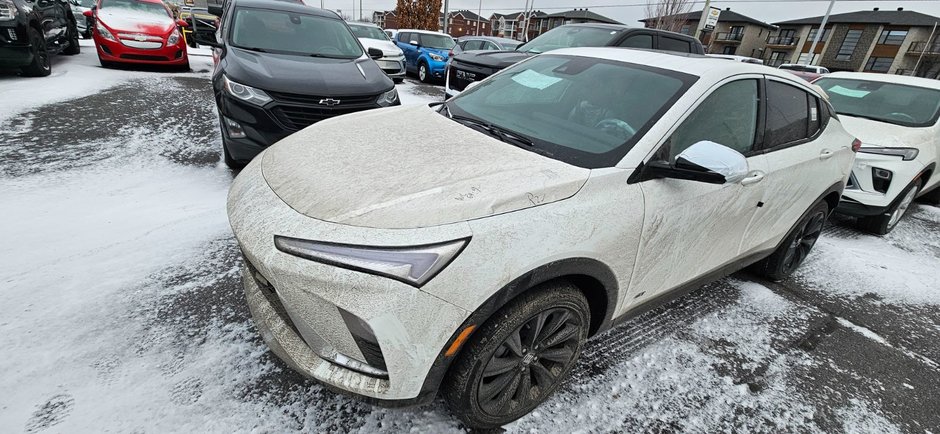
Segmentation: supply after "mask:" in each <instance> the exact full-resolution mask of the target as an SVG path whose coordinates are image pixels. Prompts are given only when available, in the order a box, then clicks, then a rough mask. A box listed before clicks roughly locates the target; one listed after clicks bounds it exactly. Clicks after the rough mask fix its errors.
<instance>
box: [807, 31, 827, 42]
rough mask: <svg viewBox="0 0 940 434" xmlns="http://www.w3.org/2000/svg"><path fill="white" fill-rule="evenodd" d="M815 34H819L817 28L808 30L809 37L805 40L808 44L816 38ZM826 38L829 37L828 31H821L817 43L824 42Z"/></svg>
mask: <svg viewBox="0 0 940 434" xmlns="http://www.w3.org/2000/svg"><path fill="white" fill-rule="evenodd" d="M817 33H819V27H813V28H812V29H810V31H809V35H808V36H807V37H806V40H807V41H808V42H812V41H813V39H814V38H816V34H817ZM827 36H829V29H826V30H823V32H822V36H820V37H819V41H820V42H822V41H825V40H826V37H827Z"/></svg>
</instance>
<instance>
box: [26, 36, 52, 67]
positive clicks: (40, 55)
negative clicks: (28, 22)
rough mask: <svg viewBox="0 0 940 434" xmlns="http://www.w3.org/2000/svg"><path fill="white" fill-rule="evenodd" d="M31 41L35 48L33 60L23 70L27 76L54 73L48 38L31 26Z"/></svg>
mask: <svg viewBox="0 0 940 434" xmlns="http://www.w3.org/2000/svg"><path fill="white" fill-rule="evenodd" d="M29 43H30V45H31V46H32V49H33V53H32V54H33V62H32V63H30V64H29V65H27V66H24V67H23V68H22V69H21V71H23V75H25V76H27V77H45V76H47V75H49V74H51V73H52V63H50V62H49V51H48V50H46V38H44V37H43V35H42V33H39V30H36V29H35V28H32V27H30V28H29Z"/></svg>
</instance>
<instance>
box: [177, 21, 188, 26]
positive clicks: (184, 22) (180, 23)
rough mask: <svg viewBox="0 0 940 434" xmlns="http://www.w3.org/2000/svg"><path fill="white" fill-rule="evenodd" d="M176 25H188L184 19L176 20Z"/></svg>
mask: <svg viewBox="0 0 940 434" xmlns="http://www.w3.org/2000/svg"><path fill="white" fill-rule="evenodd" d="M176 25H177V26H180V27H189V23H187V22H186V20H176Z"/></svg>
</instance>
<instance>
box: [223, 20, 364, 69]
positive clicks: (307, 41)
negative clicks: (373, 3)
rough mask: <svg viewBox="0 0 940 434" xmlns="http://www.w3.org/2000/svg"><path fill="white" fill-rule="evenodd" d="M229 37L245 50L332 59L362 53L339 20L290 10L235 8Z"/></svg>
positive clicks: (357, 43)
mask: <svg viewBox="0 0 940 434" xmlns="http://www.w3.org/2000/svg"><path fill="white" fill-rule="evenodd" d="M231 38H232V45H234V46H236V47H238V48H244V49H246V50H254V51H263V52H271V53H280V54H293V55H298V56H316V57H331V58H336V59H355V58H357V57H359V56H361V55H362V48H360V46H359V41H358V40H356V38H355V37H353V35H352V33H350V31H349V29H348V28H347V27H346V24H345V23H344V22H343V21H340V20H338V19H332V18H325V17H318V16H314V15H306V14H298V13H294V12H286V11H275V10H270V9H253V8H238V9H237V10H235V21H234V24H233V26H232V33H231Z"/></svg>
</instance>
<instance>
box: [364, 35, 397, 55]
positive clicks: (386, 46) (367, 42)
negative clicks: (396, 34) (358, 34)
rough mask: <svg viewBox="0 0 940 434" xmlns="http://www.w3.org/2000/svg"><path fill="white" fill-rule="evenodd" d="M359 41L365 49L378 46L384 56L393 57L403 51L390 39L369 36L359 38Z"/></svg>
mask: <svg viewBox="0 0 940 434" xmlns="http://www.w3.org/2000/svg"><path fill="white" fill-rule="evenodd" d="M359 43H361V44H362V46H363V47H365V48H366V50H368V49H370V48H378V49H379V50H382V53H385V57H395V56H401V55H402V54H403V53H402V51H401V48H398V46H397V45H395V44H394V43H393V42H392V41H382V40H378V39H371V38H359Z"/></svg>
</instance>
